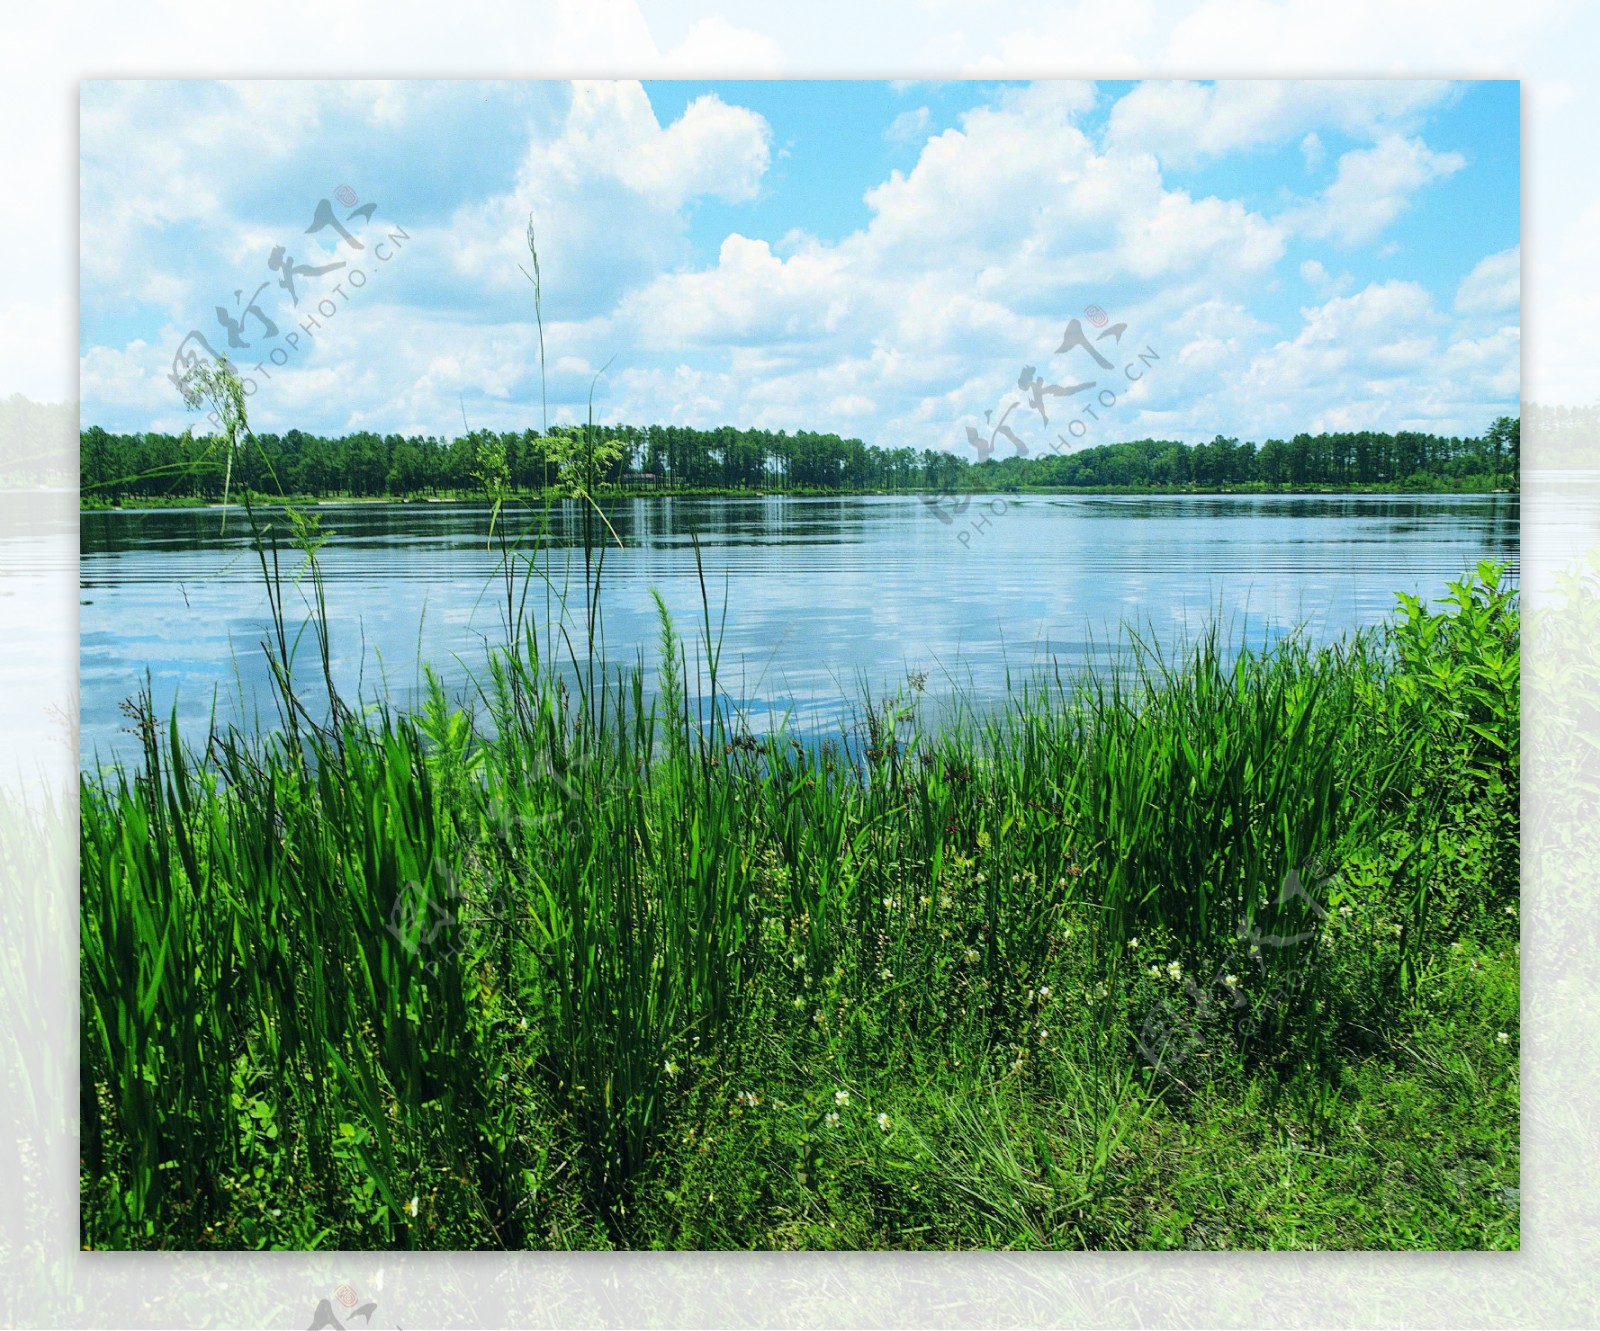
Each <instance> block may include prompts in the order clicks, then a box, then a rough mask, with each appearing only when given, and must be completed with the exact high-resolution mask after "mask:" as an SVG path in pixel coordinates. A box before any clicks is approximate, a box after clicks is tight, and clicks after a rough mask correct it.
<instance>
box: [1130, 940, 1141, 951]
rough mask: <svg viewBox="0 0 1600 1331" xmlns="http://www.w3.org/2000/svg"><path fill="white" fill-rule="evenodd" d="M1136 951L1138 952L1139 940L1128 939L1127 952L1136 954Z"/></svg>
mask: <svg viewBox="0 0 1600 1331" xmlns="http://www.w3.org/2000/svg"><path fill="white" fill-rule="evenodd" d="M1138 950H1139V940H1138V939H1137V938H1130V939H1129V940H1128V951H1130V952H1137V951H1138Z"/></svg>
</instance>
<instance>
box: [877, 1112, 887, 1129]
mask: <svg viewBox="0 0 1600 1331" xmlns="http://www.w3.org/2000/svg"><path fill="white" fill-rule="evenodd" d="M878 1126H879V1127H880V1128H882V1129H883V1130H884V1131H885V1132H888V1131H889V1116H888V1115H887V1114H879V1115H878Z"/></svg>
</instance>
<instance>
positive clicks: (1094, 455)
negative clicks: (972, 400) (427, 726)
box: [80, 417, 1592, 503]
mask: <svg viewBox="0 0 1600 1331" xmlns="http://www.w3.org/2000/svg"><path fill="white" fill-rule="evenodd" d="M1590 424H1591V427H1592V423H1590ZM1590 437H1592V435H1591V436H1590ZM80 447H81V452H80V469H81V488H82V491H83V495H84V499H85V501H86V502H89V503H96V502H102V503H120V502H124V501H133V502H138V501H141V500H166V501H169V502H170V501H173V500H183V499H188V500H200V501H207V500H217V499H220V498H222V495H223V490H224V486H225V485H227V486H231V487H232V488H233V489H235V490H237V488H238V487H239V486H241V485H248V486H249V487H250V488H251V489H252V490H254V491H255V492H257V493H267V494H281V495H286V496H288V495H295V496H311V497H318V498H354V499H368V498H382V497H392V498H399V499H408V498H428V497H445V496H450V495H462V494H471V493H474V492H480V493H481V492H482V489H483V486H484V481H485V478H486V477H489V478H494V477H498V478H499V479H500V480H501V482H502V483H504V484H507V485H509V487H510V489H511V490H513V491H516V492H522V493H530V492H532V493H537V492H545V491H550V490H565V491H568V492H572V491H576V490H582V489H587V490H589V491H590V492H592V493H601V492H605V491H614V490H623V491H626V490H644V491H649V490H666V491H673V492H681V491H734V492H774V491H778V492H799V493H815V492H826V491H856V492H861V491H872V492H885V493H900V492H928V491H933V492H949V491H953V490H976V491H993V490H998V491H1012V490H1023V489H1089V488H1113V487H1115V488H1131V489H1156V490H1166V489H1213V488H1261V489H1290V488H1301V487H1308V488H1339V487H1351V488H1363V487H1384V488H1394V489H1406V488H1417V489H1489V488H1493V487H1495V486H1505V485H1515V484H1516V478H1517V473H1518V467H1519V465H1520V454H1521V425H1520V422H1519V421H1518V420H1516V419H1514V418H1511V417H1501V418H1500V419H1498V420H1496V421H1495V422H1493V424H1491V425H1490V426H1489V427H1488V428H1487V429H1486V430H1485V431H1484V433H1483V434H1482V435H1480V436H1477V437H1472V438H1460V437H1456V436H1442V435H1434V434H1424V433H1421V432H1418V431H1410V430H1402V431H1400V432H1399V433H1396V434H1383V433H1379V432H1376V431H1370V430H1361V431H1345V432H1339V433H1334V434H1315V435H1313V434H1297V435H1295V436H1294V437H1293V438H1292V439H1268V440H1267V441H1265V442H1264V443H1262V444H1260V445H1259V446H1258V445H1256V444H1254V443H1249V442H1246V443H1241V442H1239V441H1238V440H1236V439H1229V438H1225V437H1223V436H1221V435H1219V436H1217V438H1215V439H1213V440H1212V441H1211V442H1210V443H1203V444H1194V445H1189V444H1182V443H1176V442H1172V441H1169V440H1158V439H1140V440H1134V441H1131V442H1126V443H1116V444H1105V445H1100V446H1096V447H1091V448H1082V449H1075V450H1072V451H1068V452H1063V453H1059V454H1056V453H1050V452H1044V453H1036V454H1035V455H1034V456H1031V457H1006V458H1003V459H1001V458H990V459H989V460H987V461H984V462H981V463H973V462H969V461H967V460H966V459H964V458H960V457H957V456H956V455H955V454H953V453H947V452H944V451H942V450H938V449H931V448H930V449H922V450H920V451H919V450H916V449H912V448H895V449H885V448H877V447H874V446H872V445H870V444H866V443H863V442H862V441H861V440H860V439H847V438H842V437H841V436H839V435H837V434H819V433H814V432H811V431H799V432H797V433H794V434H789V433H786V432H785V431H782V430H779V431H770V430H741V429H736V428H734V427H732V426H723V427H720V428H718V429H712V430H701V429H693V428H690V427H687V426H679V425H650V426H634V425H597V426H595V427H593V431H592V433H591V434H587V435H586V434H585V431H584V429H583V428H582V427H576V426H557V427H554V428H552V429H551V430H550V432H549V433H548V434H541V433H540V432H539V431H537V430H524V431H521V432H513V433H496V432H492V431H482V430H479V431H472V432H469V433H466V434H462V435H459V436H457V437H455V438H439V437H436V436H432V435H428V436H416V435H414V436H410V437H402V436H400V435H398V434H390V435H380V434H376V433H373V432H371V431H360V432H357V433H353V434H346V435H340V436H338V437H334V438H330V437H327V436H324V435H318V434H312V433H308V432H306V431H302V430H290V431H288V432H287V433H286V434H281V435H279V434H262V435H259V436H257V439H256V442H255V443H254V444H252V445H251V446H249V447H247V448H245V449H242V450H241V451H240V453H239V455H238V456H237V457H236V458H235V459H234V461H233V466H232V469H231V474H230V472H229V469H228V468H227V467H226V465H225V463H226V459H225V457H224V456H223V454H222V451H221V448H220V445H219V444H218V443H217V442H216V441H215V440H212V439H203V438H194V437H192V436H190V435H187V434H185V435H172V434H160V433H154V432H151V433H146V434H111V433H108V432H107V431H105V430H103V429H100V428H99V427H98V426H94V427H91V428H89V429H87V430H84V431H82V432H81V435H80Z"/></svg>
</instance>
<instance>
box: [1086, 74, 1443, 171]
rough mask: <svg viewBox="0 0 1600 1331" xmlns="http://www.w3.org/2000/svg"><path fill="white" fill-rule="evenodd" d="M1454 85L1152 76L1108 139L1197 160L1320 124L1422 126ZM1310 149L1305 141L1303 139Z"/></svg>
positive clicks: (1112, 124) (1123, 106)
mask: <svg viewBox="0 0 1600 1331" xmlns="http://www.w3.org/2000/svg"><path fill="white" fill-rule="evenodd" d="M1451 93H1452V89H1451V86H1450V85H1449V84H1448V83H1428V82H1422V81H1419V80H1412V79H1406V80H1371V81H1360V80H1353V79H1341V80H1315V79H1301V80H1285V81H1277V80H1273V81H1253V80H1239V81H1231V82H1224V83H1184V82H1166V81H1160V80H1156V81H1152V82H1149V83H1141V84H1139V85H1138V86H1137V87H1135V88H1133V89H1132V90H1131V91H1129V92H1128V93H1127V94H1126V95H1125V96H1124V97H1122V98H1121V100H1119V101H1118V102H1117V104H1116V106H1115V107H1113V108H1112V112H1111V117H1110V120H1109V122H1108V124H1107V127H1106V145H1107V146H1108V147H1111V148H1118V149H1121V150H1123V151H1127V152H1151V153H1154V154H1155V155H1156V156H1157V157H1159V158H1160V159H1161V162H1162V164H1163V165H1164V166H1191V165H1195V164H1198V163H1200V162H1204V161H1207V160H1210V159H1212V158H1215V157H1219V156H1222V155H1224V154H1226V153H1231V152H1237V151H1240V150H1242V149H1251V148H1259V147H1263V146H1266V145H1269V144H1275V143H1286V142H1289V141H1290V140H1292V139H1294V138H1296V137H1298V136H1300V135H1305V134H1308V132H1309V137H1310V138H1312V139H1316V140H1317V144H1318V147H1319V149H1320V142H1321V141H1320V139H1317V136H1316V134H1315V132H1314V130H1313V127H1314V126H1316V127H1321V128H1323V129H1324V130H1326V129H1335V130H1339V131H1340V132H1342V133H1345V134H1350V135H1354V136H1356V137H1359V138H1369V139H1371V138H1377V137H1379V136H1381V135H1386V134H1391V133H1393V132H1395V130H1396V129H1410V128H1412V127H1414V126H1416V125H1417V124H1418V123H1419V121H1420V119H1421V117H1422V115H1423V114H1424V113H1425V112H1426V111H1427V110H1428V109H1429V108H1431V107H1434V106H1436V105H1438V104H1439V103H1440V102H1442V101H1443V100H1444V99H1446V98H1447V97H1449V96H1450V95H1451ZM1302 150H1303V151H1304V144H1303V143H1302Z"/></svg>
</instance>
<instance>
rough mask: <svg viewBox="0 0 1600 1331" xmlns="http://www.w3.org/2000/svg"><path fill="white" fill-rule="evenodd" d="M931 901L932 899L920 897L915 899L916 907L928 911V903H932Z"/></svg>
mask: <svg viewBox="0 0 1600 1331" xmlns="http://www.w3.org/2000/svg"><path fill="white" fill-rule="evenodd" d="M932 900H933V898H932V897H928V896H921V897H918V898H917V905H919V906H921V907H922V909H923V910H927V909H928V903H929V902H930V901H932Z"/></svg>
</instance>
